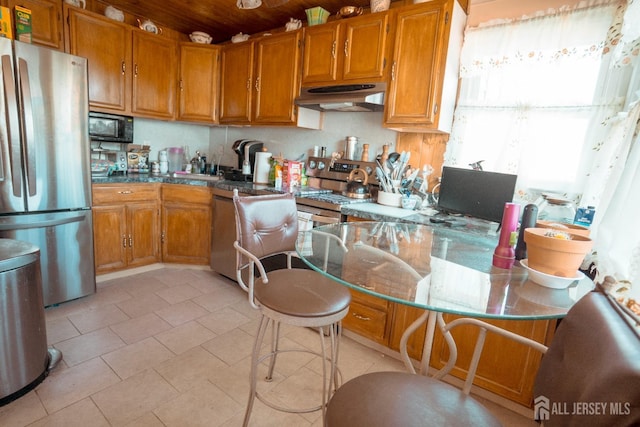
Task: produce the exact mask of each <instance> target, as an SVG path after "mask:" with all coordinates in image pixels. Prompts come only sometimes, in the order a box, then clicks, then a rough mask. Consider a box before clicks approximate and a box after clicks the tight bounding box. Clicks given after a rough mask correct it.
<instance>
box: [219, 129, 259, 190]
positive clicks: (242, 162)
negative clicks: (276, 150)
mask: <svg viewBox="0 0 640 427" xmlns="http://www.w3.org/2000/svg"><path fill="white" fill-rule="evenodd" d="M263 146H264V144H263V143H262V142H261V141H255V140H252V139H239V140H237V141H236V142H234V143H233V151H234V152H235V153H236V154H237V155H238V168H237V169H232V170H230V171H228V172H225V179H229V180H232V181H252V180H253V168H254V167H255V161H256V153H257V152H259V151H262V147H263Z"/></svg>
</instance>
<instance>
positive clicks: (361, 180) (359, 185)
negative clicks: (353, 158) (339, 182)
mask: <svg viewBox="0 0 640 427" xmlns="http://www.w3.org/2000/svg"><path fill="white" fill-rule="evenodd" d="M368 182H369V178H368V176H367V172H366V171H365V170H364V169H360V168H356V169H353V170H352V171H351V173H349V179H348V181H347V188H346V189H345V191H343V192H342V194H343V195H345V196H347V197H352V198H355V199H367V198H369V184H368Z"/></svg>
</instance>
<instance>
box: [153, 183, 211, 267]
mask: <svg viewBox="0 0 640 427" xmlns="http://www.w3.org/2000/svg"><path fill="white" fill-rule="evenodd" d="M212 216H213V194H212V192H211V190H210V189H209V188H208V187H194V186H190V185H182V184H163V185H162V260H163V261H164V262H174V263H181V264H198V265H209V258H210V253H211V221H212Z"/></svg>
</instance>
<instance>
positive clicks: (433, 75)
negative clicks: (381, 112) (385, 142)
mask: <svg viewBox="0 0 640 427" xmlns="http://www.w3.org/2000/svg"><path fill="white" fill-rule="evenodd" d="M394 20H395V24H394V28H395V46H394V51H393V63H392V65H391V76H390V84H389V89H388V92H387V101H386V105H385V118H384V126H385V127H389V128H392V129H396V130H401V131H416V132H427V131H428V132H436V131H439V132H447V133H448V132H450V131H451V125H452V122H453V109H454V106H455V101H456V93H457V84H458V81H457V71H458V62H459V54H460V48H461V45H462V34H463V31H464V24H465V22H466V15H465V14H464V12H463V11H462V9H461V7H460V5H459V4H458V3H457V1H455V0H433V1H430V2H425V3H420V4H418V5H412V6H406V7H403V8H398V9H397V10H396V14H395V18H394Z"/></svg>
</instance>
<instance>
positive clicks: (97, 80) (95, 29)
mask: <svg viewBox="0 0 640 427" xmlns="http://www.w3.org/2000/svg"><path fill="white" fill-rule="evenodd" d="M67 11H68V21H69V29H68V31H69V51H70V53H72V54H74V55H78V56H83V57H85V58H87V59H88V64H89V105H90V106H91V108H92V109H95V110H97V111H103V110H106V111H115V112H118V113H120V114H122V113H129V112H130V110H129V93H130V91H131V89H130V88H131V80H130V76H131V73H130V68H131V29H130V28H129V27H128V26H126V25H123V24H120V23H117V22H115V21H112V20H108V19H107V18H100V17H97V16H95V15H90V14H88V13H85V12H83V11H82V10H80V9H75V8H67ZM162 70H164V68H162Z"/></svg>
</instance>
